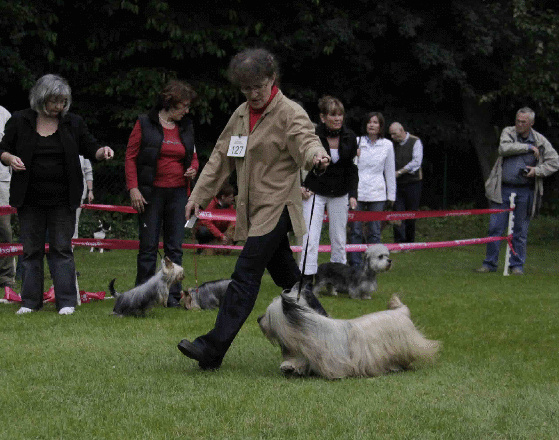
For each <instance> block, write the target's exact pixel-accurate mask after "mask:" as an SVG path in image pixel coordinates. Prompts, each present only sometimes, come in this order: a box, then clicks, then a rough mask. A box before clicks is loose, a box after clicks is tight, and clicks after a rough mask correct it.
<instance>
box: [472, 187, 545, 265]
mask: <svg viewBox="0 0 559 440" xmlns="http://www.w3.org/2000/svg"><path fill="white" fill-rule="evenodd" d="M512 193H516V197H515V199H514V203H515V208H514V211H513V212H514V227H513V230H512V247H513V249H514V250H515V252H516V253H517V255H514V254H513V253H511V255H510V259H509V267H510V268H511V269H512V268H515V267H517V268H520V269H523V267H524V262H525V260H526V242H527V240H528V226H529V225H530V214H531V212H532V204H533V201H534V190H533V189H532V188H530V187H521V188H513V187H510V186H506V185H503V186H502V188H501V194H502V197H503V203H491V208H493V209H506V208H509V206H510V200H509V199H510V195H511V194H512ZM508 221H509V213H508V212H502V213H500V214H491V216H490V218H489V232H488V233H487V235H488V236H489V237H503V236H505V235H506V233H507V227H508ZM500 247H501V242H500V241H495V242H492V243H487V250H486V254H485V260H484V261H483V265H484V266H485V267H487V268H489V269H490V270H492V271H494V270H496V269H497V264H498V262H499V250H500Z"/></svg>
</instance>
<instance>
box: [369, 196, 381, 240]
mask: <svg viewBox="0 0 559 440" xmlns="http://www.w3.org/2000/svg"><path fill="white" fill-rule="evenodd" d="M367 205H368V206H367V211H371V212H381V211H383V210H384V205H385V202H384V201H381V202H369V203H368V204H367ZM367 225H368V232H367V244H376V243H380V241H381V232H382V228H381V227H382V223H381V222H380V221H379V220H376V221H373V222H368V223H367Z"/></svg>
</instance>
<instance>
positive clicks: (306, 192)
mask: <svg viewBox="0 0 559 440" xmlns="http://www.w3.org/2000/svg"><path fill="white" fill-rule="evenodd" d="M312 195H313V192H312V191H311V190H310V189H307V188H305V187H304V186H302V187H301V196H303V200H307V199H308V198H309V197H310V196H312Z"/></svg>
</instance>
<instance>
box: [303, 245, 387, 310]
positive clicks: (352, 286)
mask: <svg viewBox="0 0 559 440" xmlns="http://www.w3.org/2000/svg"><path fill="white" fill-rule="evenodd" d="M391 266H392V260H391V259H390V251H389V250H388V248H387V247H386V246H384V245H383V244H373V245H372V246H369V247H368V248H367V250H366V251H365V253H364V254H363V260H362V262H361V265H359V266H358V267H351V266H349V265H348V264H342V263H323V264H321V265H320V266H318V270H317V272H316V275H315V285H314V288H313V293H314V294H315V295H318V294H319V293H320V292H323V291H325V292H326V294H329V295H334V296H336V295H337V294H338V292H343V293H348V294H349V297H350V298H353V299H358V298H361V299H371V293H372V292H374V291H375V290H377V287H378V285H377V279H376V275H377V273H380V272H386V271H387V270H389V269H390V267H391Z"/></svg>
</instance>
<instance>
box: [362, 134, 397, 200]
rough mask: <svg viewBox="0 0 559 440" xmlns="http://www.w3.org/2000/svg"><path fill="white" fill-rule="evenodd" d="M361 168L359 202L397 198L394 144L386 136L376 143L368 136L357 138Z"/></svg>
mask: <svg viewBox="0 0 559 440" xmlns="http://www.w3.org/2000/svg"><path fill="white" fill-rule="evenodd" d="M357 147H358V148H359V156H357V158H356V163H357V169H358V170H359V185H358V187H357V200H358V201H359V202H382V201H384V200H390V201H392V202H393V201H394V200H396V165H395V163H394V146H393V145H392V142H390V141H389V140H388V139H386V138H382V139H377V140H376V141H375V142H374V143H372V142H371V140H370V139H369V138H368V137H367V136H361V137H359V138H357Z"/></svg>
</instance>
